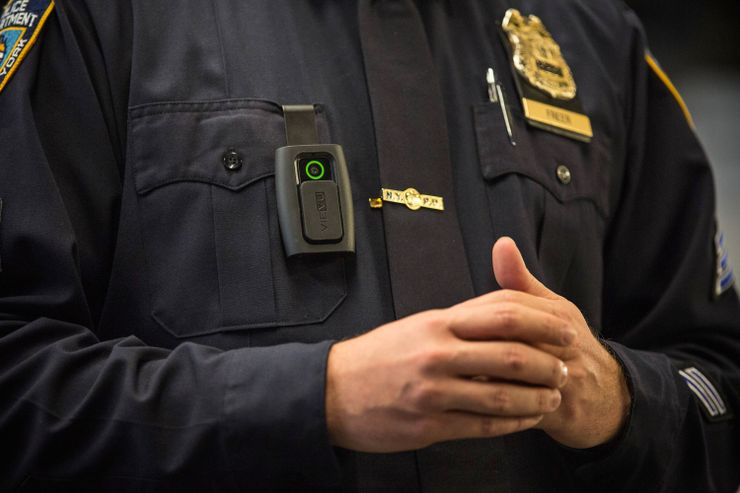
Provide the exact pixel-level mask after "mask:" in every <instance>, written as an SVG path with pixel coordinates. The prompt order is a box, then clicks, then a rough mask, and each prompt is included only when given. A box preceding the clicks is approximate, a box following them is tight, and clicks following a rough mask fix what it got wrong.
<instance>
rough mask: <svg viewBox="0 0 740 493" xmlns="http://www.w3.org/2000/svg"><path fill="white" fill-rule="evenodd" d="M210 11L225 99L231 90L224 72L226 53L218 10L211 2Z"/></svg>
mask: <svg viewBox="0 0 740 493" xmlns="http://www.w3.org/2000/svg"><path fill="white" fill-rule="evenodd" d="M211 10H212V11H213V22H215V23H216V37H217V38H218V49H219V51H220V52H221V70H222V73H223V76H224V91H226V97H227V98H229V97H231V88H230V85H229V73H228V72H227V71H226V53H225V52H224V43H223V37H222V36H221V23H220V22H219V20H218V9H217V8H216V3H215V2H214V1H213V0H211Z"/></svg>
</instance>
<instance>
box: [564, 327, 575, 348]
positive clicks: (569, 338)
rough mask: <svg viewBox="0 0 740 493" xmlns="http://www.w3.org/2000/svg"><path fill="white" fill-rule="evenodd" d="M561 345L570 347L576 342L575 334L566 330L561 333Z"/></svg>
mask: <svg viewBox="0 0 740 493" xmlns="http://www.w3.org/2000/svg"><path fill="white" fill-rule="evenodd" d="M562 340H563V345H564V346H570V344H571V343H572V342H573V341H575V340H576V333H575V331H573V330H566V331H565V332H563V339H562Z"/></svg>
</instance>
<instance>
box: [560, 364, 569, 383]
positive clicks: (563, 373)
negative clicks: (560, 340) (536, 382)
mask: <svg viewBox="0 0 740 493" xmlns="http://www.w3.org/2000/svg"><path fill="white" fill-rule="evenodd" d="M567 381H568V367H567V366H565V363H563V362H562V361H561V362H560V385H559V386H560V387H562V386H563V385H565V383H566V382H567Z"/></svg>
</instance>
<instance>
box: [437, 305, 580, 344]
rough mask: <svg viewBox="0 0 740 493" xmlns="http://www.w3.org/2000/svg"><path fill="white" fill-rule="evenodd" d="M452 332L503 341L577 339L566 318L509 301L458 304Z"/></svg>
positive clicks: (462, 336)
mask: <svg viewBox="0 0 740 493" xmlns="http://www.w3.org/2000/svg"><path fill="white" fill-rule="evenodd" d="M450 329H451V330H452V332H453V333H454V334H455V335H456V336H457V337H459V338H461V339H466V340H505V341H520V342H526V343H530V344H539V343H545V344H552V345H555V346H568V345H570V344H571V343H572V342H573V341H574V340H575V338H576V331H575V328H574V327H571V326H570V323H569V321H567V320H565V319H562V318H560V317H557V316H555V315H553V314H551V313H548V312H545V311H542V310H539V309H536V308H532V307H530V306H526V305H522V304H519V303H512V302H500V303H485V304H475V305H469V306H466V305H464V304H463V305H458V306H457V307H455V309H454V311H453V318H452V321H451V323H450Z"/></svg>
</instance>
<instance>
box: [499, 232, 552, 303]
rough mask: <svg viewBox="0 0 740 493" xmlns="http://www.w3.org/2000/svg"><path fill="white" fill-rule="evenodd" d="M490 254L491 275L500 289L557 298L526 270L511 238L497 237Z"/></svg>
mask: <svg viewBox="0 0 740 493" xmlns="http://www.w3.org/2000/svg"><path fill="white" fill-rule="evenodd" d="M491 255H492V259H493V275H494V276H496V282H498V284H499V286H501V288H502V289H513V290H515V291H523V292H525V293H529V294H532V295H534V296H539V297H541V298H559V296H558V295H556V294H555V293H553V292H552V291H550V290H549V289H547V287H545V285H544V284H542V283H541V282H540V281H538V280H537V278H535V277H534V276H533V275H532V274H531V273H530V272H529V270H527V266H526V265H525V264H524V259H523V258H522V254H521V253H520V252H519V248H517V246H516V243H514V240H512V239H511V238H509V237H507V236H504V237H502V238H499V239H498V241H496V243H495V244H494V245H493V251H492V253H491Z"/></svg>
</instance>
